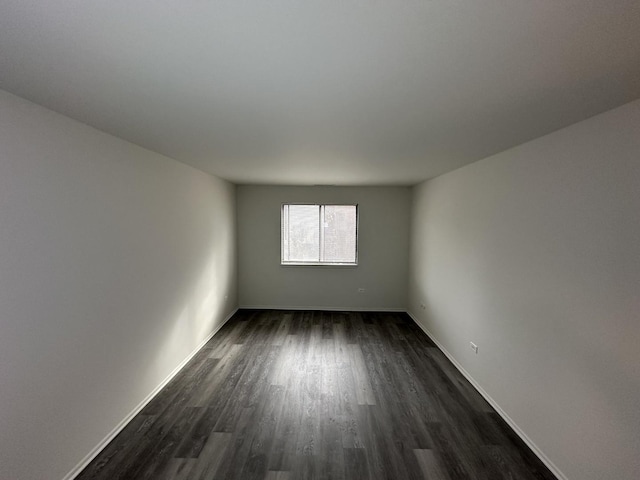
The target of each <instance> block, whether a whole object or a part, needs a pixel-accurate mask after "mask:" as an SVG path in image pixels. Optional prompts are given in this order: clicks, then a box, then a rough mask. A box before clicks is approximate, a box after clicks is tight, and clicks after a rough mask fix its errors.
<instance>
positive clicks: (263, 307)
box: [240, 305, 407, 313]
mask: <svg viewBox="0 0 640 480" xmlns="http://www.w3.org/2000/svg"><path fill="white" fill-rule="evenodd" d="M240 308H244V309H246V310H323V311H326V312H394V313H399V312H403V313H404V312H406V311H407V309H406V308H405V307H396V308H382V307H373V308H368V307H319V306H300V305H296V306H291V305H240Z"/></svg>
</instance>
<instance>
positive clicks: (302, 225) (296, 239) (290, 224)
mask: <svg viewBox="0 0 640 480" xmlns="http://www.w3.org/2000/svg"><path fill="white" fill-rule="evenodd" d="M284 217H285V218H284V219H283V220H284V221H283V229H284V230H285V231H283V234H284V235H283V259H284V261H285V262H319V261H320V207H319V206H318V205H285V210H284Z"/></svg>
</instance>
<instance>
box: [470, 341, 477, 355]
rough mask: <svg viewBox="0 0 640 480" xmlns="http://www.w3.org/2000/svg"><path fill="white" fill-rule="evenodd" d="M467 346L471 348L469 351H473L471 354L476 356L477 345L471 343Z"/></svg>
mask: <svg viewBox="0 0 640 480" xmlns="http://www.w3.org/2000/svg"><path fill="white" fill-rule="evenodd" d="M469 346H470V347H471V350H473V352H474V353H475V354H476V355H477V354H478V345H476V344H475V343H473V342H469Z"/></svg>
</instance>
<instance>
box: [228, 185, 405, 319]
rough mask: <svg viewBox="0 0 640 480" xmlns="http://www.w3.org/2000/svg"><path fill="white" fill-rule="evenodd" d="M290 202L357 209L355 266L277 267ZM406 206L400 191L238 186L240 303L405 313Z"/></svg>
mask: <svg viewBox="0 0 640 480" xmlns="http://www.w3.org/2000/svg"><path fill="white" fill-rule="evenodd" d="M289 202H290V203H295V202H301V203H304V202H307V203H357V204H358V205H359V217H360V218H359V226H358V262H359V265H358V266H357V267H330V266H316V267H312V266H304V267H300V266H286V267H283V266H281V265H280V208H281V205H282V204H283V203H289ZM410 206H411V200H410V189H409V188H405V187H265V186H240V187H238V238H239V244H238V252H239V267H238V268H239V270H238V277H239V291H240V305H241V306H244V307H265V308H295V307H300V308H302V307H304V308H323V309H356V310H357V309H370V310H381V309H389V310H405V309H406V295H407V278H408V248H409V234H408V232H409V208H410ZM358 288H364V289H365V293H364V294H361V293H358Z"/></svg>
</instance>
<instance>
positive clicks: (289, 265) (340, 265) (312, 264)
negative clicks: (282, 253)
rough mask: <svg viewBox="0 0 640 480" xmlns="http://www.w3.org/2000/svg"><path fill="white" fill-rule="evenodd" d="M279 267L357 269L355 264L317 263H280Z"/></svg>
mask: <svg viewBox="0 0 640 480" xmlns="http://www.w3.org/2000/svg"><path fill="white" fill-rule="evenodd" d="M280 266H281V267H338V268H353V267H357V266H358V264H357V263H317V262H306V263H301V262H286V263H283V262H280Z"/></svg>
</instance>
